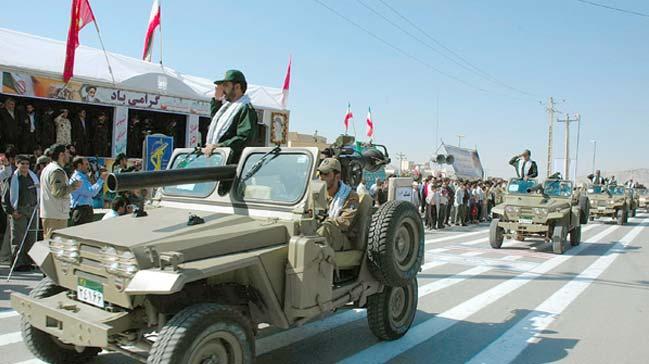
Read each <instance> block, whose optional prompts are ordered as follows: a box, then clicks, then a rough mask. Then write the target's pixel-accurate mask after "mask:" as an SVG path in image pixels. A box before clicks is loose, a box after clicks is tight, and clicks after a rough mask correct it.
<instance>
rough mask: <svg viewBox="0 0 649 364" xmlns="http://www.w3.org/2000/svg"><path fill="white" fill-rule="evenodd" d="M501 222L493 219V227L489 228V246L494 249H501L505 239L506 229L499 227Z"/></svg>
mask: <svg viewBox="0 0 649 364" xmlns="http://www.w3.org/2000/svg"><path fill="white" fill-rule="evenodd" d="M499 222H500V219H493V220H491V226H489V244H491V247H492V248H494V249H500V247H501V246H502V245H503V240H504V239H505V229H503V228H502V227H500V226H498V223H499Z"/></svg>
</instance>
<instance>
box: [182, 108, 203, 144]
mask: <svg viewBox="0 0 649 364" xmlns="http://www.w3.org/2000/svg"><path fill="white" fill-rule="evenodd" d="M198 127H199V124H198V115H187V123H186V129H185V146H186V147H187V148H193V147H196V146H198V143H200V141H201V135H200V133H199V131H198Z"/></svg>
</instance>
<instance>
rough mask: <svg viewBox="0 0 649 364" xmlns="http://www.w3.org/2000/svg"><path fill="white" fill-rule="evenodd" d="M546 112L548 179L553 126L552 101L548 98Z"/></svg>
mask: <svg viewBox="0 0 649 364" xmlns="http://www.w3.org/2000/svg"><path fill="white" fill-rule="evenodd" d="M546 110H547V111H548V169H547V176H548V177H550V174H551V171H552V142H553V141H552V128H553V125H554V113H555V112H556V110H554V99H553V98H552V97H550V98H549V99H548V105H547V108H546Z"/></svg>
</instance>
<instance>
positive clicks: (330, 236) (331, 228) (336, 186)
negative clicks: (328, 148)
mask: <svg viewBox="0 0 649 364" xmlns="http://www.w3.org/2000/svg"><path fill="white" fill-rule="evenodd" d="M340 171H341V167H340V161H338V160H337V159H336V158H327V159H325V160H323V161H322V163H320V166H319V167H318V172H320V180H321V181H324V182H326V183H327V202H328V203H329V209H328V216H327V218H326V219H325V221H324V223H323V224H322V226H321V227H320V228H319V229H318V235H320V236H324V237H326V238H327V241H328V242H329V245H330V246H331V247H332V248H333V249H334V250H336V251H341V250H349V249H351V241H353V239H354V238H355V237H356V234H357V231H356V230H355V229H354V226H353V225H352V224H353V222H354V217H355V216H356V210H357V209H358V205H359V197H358V194H356V192H355V191H354V190H353V189H352V188H351V187H350V186H348V185H347V184H345V182H343V181H342V180H341V175H340Z"/></svg>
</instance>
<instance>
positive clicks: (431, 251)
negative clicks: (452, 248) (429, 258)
mask: <svg viewBox="0 0 649 364" xmlns="http://www.w3.org/2000/svg"><path fill="white" fill-rule="evenodd" d="M448 250H449V249H448V248H435V249H430V250H426V254H429V253H442V252H445V251H448Z"/></svg>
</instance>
